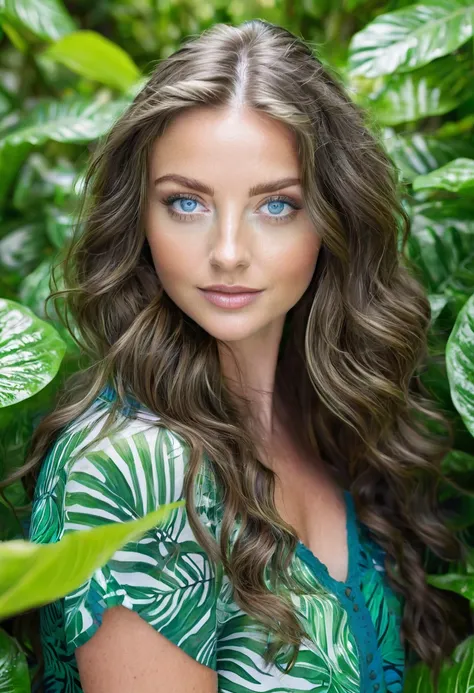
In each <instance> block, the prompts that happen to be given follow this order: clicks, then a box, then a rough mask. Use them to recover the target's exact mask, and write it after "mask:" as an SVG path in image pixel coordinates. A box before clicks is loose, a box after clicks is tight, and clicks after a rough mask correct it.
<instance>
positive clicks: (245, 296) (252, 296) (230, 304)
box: [199, 289, 263, 308]
mask: <svg viewBox="0 0 474 693" xmlns="http://www.w3.org/2000/svg"><path fill="white" fill-rule="evenodd" d="M199 291H200V292H201V293H202V294H203V296H204V297H205V298H207V300H208V301H210V302H211V303H214V305H216V306H219V307H220V308H242V307H243V306H247V305H248V304H249V303H252V302H253V301H255V300H256V299H257V298H258V296H260V294H261V293H263V292H262V291H252V292H247V293H245V292H242V293H241V294H229V293H224V292H223V291H206V290H205V289H199Z"/></svg>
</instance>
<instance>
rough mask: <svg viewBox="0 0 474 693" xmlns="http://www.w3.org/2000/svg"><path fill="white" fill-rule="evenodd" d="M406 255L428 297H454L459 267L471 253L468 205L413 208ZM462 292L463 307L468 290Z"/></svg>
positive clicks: (472, 220) (473, 232)
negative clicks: (434, 295)
mask: <svg viewBox="0 0 474 693" xmlns="http://www.w3.org/2000/svg"><path fill="white" fill-rule="evenodd" d="M407 253H408V256H409V257H410V259H411V260H412V261H413V262H414V263H415V265H416V266H417V267H418V270H419V273H420V279H421V281H422V282H423V284H424V286H425V288H426V289H427V291H428V292H429V293H430V294H440V293H444V294H446V293H447V294H448V295H450V296H453V295H455V294H456V287H457V286H458V283H460V281H461V279H462V273H463V265H465V264H467V263H468V261H469V259H470V258H472V256H473V253H474V214H473V210H472V208H471V207H470V205H462V204H459V205H458V204H455V203H453V202H452V201H444V200H443V201H441V200H436V201H433V202H428V203H424V204H420V205H416V206H415V207H414V208H413V211H412V214H411V234H410V237H409V240H408V245H407ZM449 287H451V290H449V291H447V290H448V289H449ZM458 288H460V287H458ZM466 289H467V290H468V294H467V296H465V298H464V299H463V301H462V303H463V304H464V303H465V301H466V300H467V298H468V297H469V295H470V293H471V290H472V287H471V286H469V285H468V286H467V287H466Z"/></svg>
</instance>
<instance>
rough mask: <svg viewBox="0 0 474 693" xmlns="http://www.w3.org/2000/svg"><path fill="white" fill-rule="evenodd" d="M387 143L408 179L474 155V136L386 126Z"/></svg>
mask: <svg viewBox="0 0 474 693" xmlns="http://www.w3.org/2000/svg"><path fill="white" fill-rule="evenodd" d="M384 144H385V147H386V149H387V151H388V153H389V154H390V156H391V158H392V159H393V161H394V163H395V164H396V166H397V167H398V169H399V170H400V171H401V172H402V174H403V177H404V179H405V180H406V181H411V180H412V179H413V178H415V177H416V176H420V175H424V174H426V173H430V172H431V171H434V170H435V169H437V168H440V167H441V166H444V165H445V164H447V163H449V162H450V161H452V160H453V159H456V158H457V157H459V156H472V157H473V158H474V140H473V138H472V136H468V137H466V136H457V137H437V136H432V135H428V134H426V133H421V132H415V133H414V134H413V135H401V134H399V133H396V132H395V131H394V130H393V128H385V129H384Z"/></svg>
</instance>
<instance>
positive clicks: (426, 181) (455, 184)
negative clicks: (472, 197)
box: [413, 157, 474, 193]
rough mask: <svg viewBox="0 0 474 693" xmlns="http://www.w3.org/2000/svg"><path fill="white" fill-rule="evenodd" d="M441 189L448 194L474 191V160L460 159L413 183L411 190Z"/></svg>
mask: <svg viewBox="0 0 474 693" xmlns="http://www.w3.org/2000/svg"><path fill="white" fill-rule="evenodd" d="M423 188H442V189H443V190H449V191H450V192H457V193H460V192H467V191H472V190H474V159H466V158H464V157H461V158H459V159H455V160H454V161H450V162H449V164H446V165H445V166H441V168H438V169H436V170H435V171H432V172H431V173H428V174H426V175H424V176H418V177H417V178H415V179H414V181H413V189H414V190H421V189H423Z"/></svg>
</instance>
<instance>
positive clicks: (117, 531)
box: [0, 500, 185, 619]
mask: <svg viewBox="0 0 474 693" xmlns="http://www.w3.org/2000/svg"><path fill="white" fill-rule="evenodd" d="M184 504H185V501H184V500H181V501H176V502H175V503H169V504H168V505H164V506H162V507H160V508H159V509H158V510H155V511H154V512H152V513H149V514H147V515H145V517H142V518H140V519H138V520H133V521H131V522H115V523H111V524H108V525H102V526H101V527H95V528H94V529H90V530H83V531H77V532H71V533H70V534H67V535H66V536H65V537H63V538H62V539H61V540H60V541H59V542H56V543H53V544H35V543H33V542H28V541H21V540H17V541H9V542H5V543H3V544H0V619H2V618H7V617H9V616H11V615H13V614H15V613H21V612H23V611H26V610H28V609H31V608H33V607H38V606H41V605H43V604H47V603H48V602H52V601H55V600H56V599H59V598H61V597H64V596H65V595H66V594H68V593H69V592H72V591H73V590H75V589H77V587H79V586H80V585H81V584H82V583H83V582H84V581H85V580H87V579H88V578H89V577H90V576H91V575H92V573H93V572H94V571H95V570H97V568H99V567H101V566H102V565H104V564H105V563H107V561H108V560H109V559H110V558H111V557H112V556H113V554H114V553H115V552H116V551H117V550H118V549H119V548H120V547H121V546H123V545H125V544H127V543H128V542H129V541H133V540H135V539H139V538H140V537H141V536H142V535H143V534H144V533H145V532H147V531H148V530H150V529H152V528H153V527H155V526H156V525H158V524H160V523H161V522H162V521H164V520H165V519H166V517H167V515H168V514H169V513H170V512H171V511H172V510H174V509H175V508H178V507H180V506H183V505H184Z"/></svg>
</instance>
